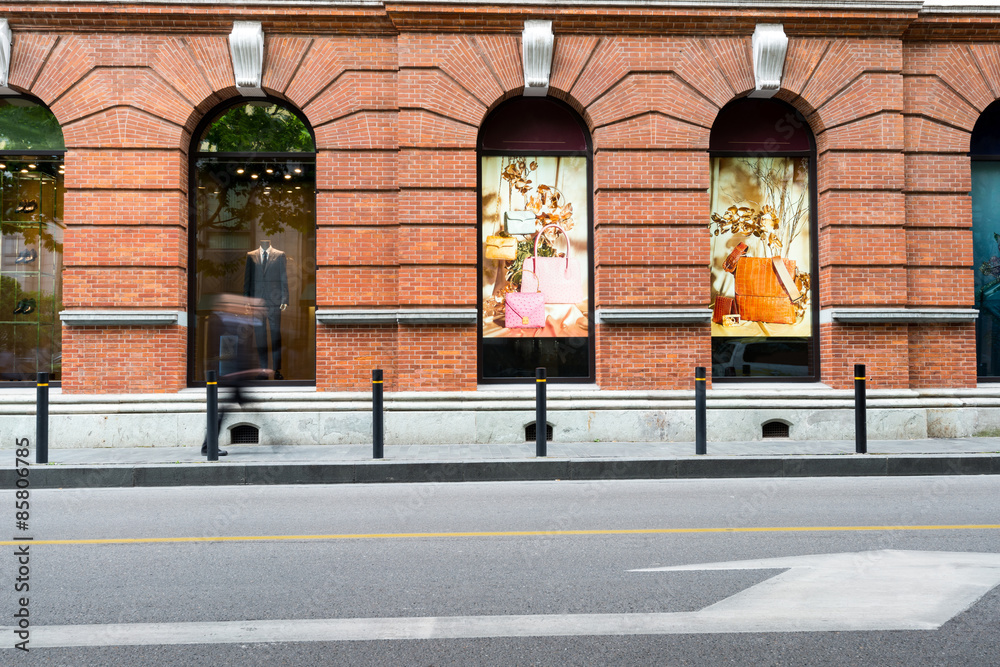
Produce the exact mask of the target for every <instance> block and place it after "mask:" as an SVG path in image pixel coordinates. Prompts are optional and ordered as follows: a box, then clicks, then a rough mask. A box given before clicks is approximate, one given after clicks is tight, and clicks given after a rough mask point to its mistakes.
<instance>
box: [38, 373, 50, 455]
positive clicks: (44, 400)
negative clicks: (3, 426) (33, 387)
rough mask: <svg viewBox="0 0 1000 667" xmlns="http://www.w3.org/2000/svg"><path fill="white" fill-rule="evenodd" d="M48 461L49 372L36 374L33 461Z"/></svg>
mask: <svg viewBox="0 0 1000 667" xmlns="http://www.w3.org/2000/svg"><path fill="white" fill-rule="evenodd" d="M48 462H49V374H48V373H39V374H38V393H37V395H36V398H35V463H48Z"/></svg>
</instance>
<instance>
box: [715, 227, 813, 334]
mask: <svg viewBox="0 0 1000 667" xmlns="http://www.w3.org/2000/svg"><path fill="white" fill-rule="evenodd" d="M746 251H747V245H746V244H745V243H740V244H739V245H737V246H736V248H735V249H734V250H733V251H732V252H731V253H730V254H729V257H727V258H726V262H725V264H724V267H725V269H726V271H728V272H729V273H732V274H733V276H734V277H735V279H736V308H737V309H738V310H739V313H740V318H741V319H742V320H744V321H746V320H749V321H753V322H768V323H771V324H795V320H796V317H795V306H794V304H795V302H796V301H798V300H799V299H801V298H802V296H803V295H802V294H801V293H800V292H799V290H798V288H797V287H795V281H794V280H793V279H792V276H793V275H794V274H795V260H794V259H784V258H781V257H744V253H746Z"/></svg>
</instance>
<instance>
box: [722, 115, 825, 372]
mask: <svg viewBox="0 0 1000 667" xmlns="http://www.w3.org/2000/svg"><path fill="white" fill-rule="evenodd" d="M711 149H712V178H711V214H710V219H709V224H708V229H709V233H710V234H711V244H712V255H711V257H712V263H711V268H710V272H711V285H712V374H713V378H714V379H725V378H740V379H744V378H762V377H767V378H774V377H786V378H813V377H816V376H818V369H817V367H816V357H817V355H816V333H817V313H816V308H815V298H814V295H815V294H816V287H815V285H814V284H813V283H814V277H815V275H816V269H815V251H814V248H815V244H816V240H815V234H814V229H813V222H812V221H813V205H812V202H813V185H812V183H813V182H814V178H813V174H812V166H811V165H812V161H813V158H812V137H811V134H810V133H809V131H808V128H807V126H806V125H805V121H804V119H802V118H801V116H798V115H797V114H796V112H795V111H794V110H793V109H792V108H791V107H787V106H786V105H784V104H783V103H781V102H776V101H771V100H742V101H738V102H734V103H733V104H730V105H729V106H727V107H726V108H725V109H723V110H722V112H720V114H719V118H718V120H717V121H716V125H715V127H713V130H712V143H711Z"/></svg>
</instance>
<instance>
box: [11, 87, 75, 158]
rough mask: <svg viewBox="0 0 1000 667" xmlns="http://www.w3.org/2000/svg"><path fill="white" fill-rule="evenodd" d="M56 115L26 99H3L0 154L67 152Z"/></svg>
mask: <svg viewBox="0 0 1000 667" xmlns="http://www.w3.org/2000/svg"><path fill="white" fill-rule="evenodd" d="M65 148H66V146H65V144H64V143H63V135H62V128H60V127H59V121H57V120H56V117H55V116H53V115H52V112H51V111H49V110H48V109H46V108H45V107H44V106H42V105H41V104H38V103H37V102H33V101H31V100H28V99H25V98H23V97H0V151H39V150H54V151H61V150H65Z"/></svg>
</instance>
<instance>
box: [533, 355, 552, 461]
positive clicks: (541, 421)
mask: <svg viewBox="0 0 1000 667" xmlns="http://www.w3.org/2000/svg"><path fill="white" fill-rule="evenodd" d="M548 430H549V429H548V427H547V422H546V420H545V369H544V368H536V369H535V456H545V455H546V451H545V446H546V444H547V443H546V441H545V436H546V435H547V432H548Z"/></svg>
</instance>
